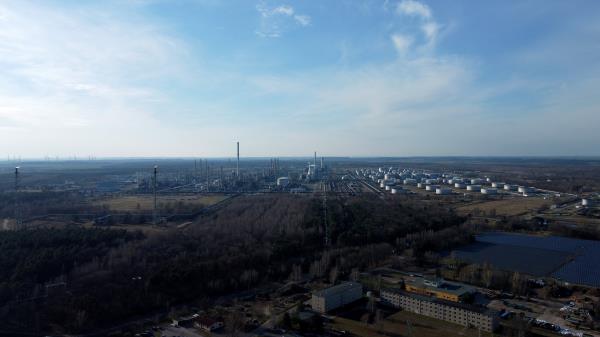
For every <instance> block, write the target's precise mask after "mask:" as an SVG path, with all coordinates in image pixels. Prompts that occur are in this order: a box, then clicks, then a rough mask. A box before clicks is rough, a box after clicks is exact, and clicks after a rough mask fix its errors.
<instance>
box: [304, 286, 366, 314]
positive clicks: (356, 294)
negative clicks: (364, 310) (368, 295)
mask: <svg viewBox="0 0 600 337" xmlns="http://www.w3.org/2000/svg"><path fill="white" fill-rule="evenodd" d="M362 296H363V288H362V284H360V283H357V282H344V283H342V284H338V285H336V286H333V287H329V288H326V289H323V290H321V291H318V292H316V293H314V294H313V295H312V298H311V299H310V305H311V307H312V309H313V310H314V311H316V312H320V313H326V312H329V311H331V310H334V309H337V308H339V307H342V306H344V305H346V304H349V303H352V302H355V301H357V300H359V299H361V298H362Z"/></svg>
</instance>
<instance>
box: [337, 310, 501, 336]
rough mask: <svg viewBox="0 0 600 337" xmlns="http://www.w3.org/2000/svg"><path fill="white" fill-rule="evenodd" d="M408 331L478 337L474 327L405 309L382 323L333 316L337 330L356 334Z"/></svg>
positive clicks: (374, 334) (403, 333)
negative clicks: (468, 327) (371, 323)
mask: <svg viewBox="0 0 600 337" xmlns="http://www.w3.org/2000/svg"><path fill="white" fill-rule="evenodd" d="M407 322H410V332H411V334H410V335H411V336H413V337H439V336H444V337H461V336H463V337H465V336H466V337H478V335H479V333H478V331H477V330H475V329H467V328H465V327H463V326H460V325H456V324H452V323H448V322H444V321H440V320H437V319H434V318H429V317H426V316H422V315H417V314H413V313H410V312H406V311H399V312H397V313H395V314H393V315H391V316H389V317H387V318H386V319H385V321H384V322H383V324H376V325H368V326H367V325H366V324H365V323H363V322H358V321H353V320H349V319H345V318H339V317H336V318H335V322H334V323H333V326H334V328H335V329H338V330H346V331H349V332H351V333H353V334H355V335H357V336H364V337H386V336H387V337H389V336H398V337H399V336H408V335H409V327H408V324H407ZM481 336H482V337H491V336H493V335H492V334H491V333H487V332H483V331H482V332H481Z"/></svg>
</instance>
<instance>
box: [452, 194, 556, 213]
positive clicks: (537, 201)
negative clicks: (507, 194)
mask: <svg viewBox="0 0 600 337" xmlns="http://www.w3.org/2000/svg"><path fill="white" fill-rule="evenodd" d="M551 203H552V201H550V200H544V199H542V198H535V197H530V198H525V197H516V198H510V199H503V200H491V201H482V202H474V203H470V204H468V205H464V206H460V207H457V208H456V211H457V212H458V213H459V214H468V213H473V212H474V211H475V210H477V209H479V210H480V211H481V212H485V214H488V215H489V214H490V212H492V213H493V210H495V212H496V215H506V216H514V215H521V214H525V213H528V212H531V211H534V210H538V209H539V208H540V207H542V206H544V205H550V204H551Z"/></svg>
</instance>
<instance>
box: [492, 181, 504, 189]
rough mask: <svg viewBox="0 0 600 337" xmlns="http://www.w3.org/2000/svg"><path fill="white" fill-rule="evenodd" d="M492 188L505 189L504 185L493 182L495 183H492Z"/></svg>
mask: <svg viewBox="0 0 600 337" xmlns="http://www.w3.org/2000/svg"><path fill="white" fill-rule="evenodd" d="M492 187H495V188H503V187H504V183H497V182H493V183H492Z"/></svg>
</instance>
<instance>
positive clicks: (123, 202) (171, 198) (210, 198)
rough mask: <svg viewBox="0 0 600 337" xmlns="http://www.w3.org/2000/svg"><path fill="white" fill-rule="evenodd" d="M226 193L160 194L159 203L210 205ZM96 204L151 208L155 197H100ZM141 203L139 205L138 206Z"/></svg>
mask: <svg viewBox="0 0 600 337" xmlns="http://www.w3.org/2000/svg"><path fill="white" fill-rule="evenodd" d="M226 198H227V196H225V195H168V196H158V200H157V202H158V204H166V203H177V202H183V203H185V204H197V205H204V206H210V205H214V204H216V203H217V202H219V201H222V200H224V199H226ZM93 204H94V205H96V206H103V205H107V206H108V207H109V208H110V209H111V210H113V211H135V210H151V209H152V208H153V197H152V196H151V195H137V196H124V197H117V198H110V199H100V200H96V201H94V202H93ZM138 205H139V207H138Z"/></svg>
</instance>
